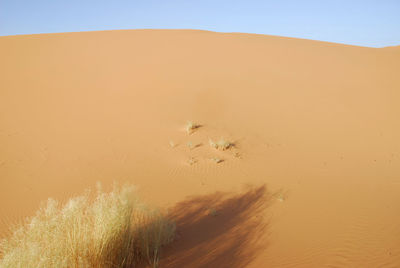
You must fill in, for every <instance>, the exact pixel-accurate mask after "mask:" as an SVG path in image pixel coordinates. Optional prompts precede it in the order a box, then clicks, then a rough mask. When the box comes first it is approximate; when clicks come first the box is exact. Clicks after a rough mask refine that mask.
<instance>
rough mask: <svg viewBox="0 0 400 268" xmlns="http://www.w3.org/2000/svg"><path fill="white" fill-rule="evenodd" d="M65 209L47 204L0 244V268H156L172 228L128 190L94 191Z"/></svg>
mask: <svg viewBox="0 0 400 268" xmlns="http://www.w3.org/2000/svg"><path fill="white" fill-rule="evenodd" d="M89 196H90V194H89V192H87V193H86V194H85V195H83V196H79V197H75V198H72V199H70V200H69V201H68V202H67V203H66V204H65V205H64V206H60V205H59V204H58V202H57V201H55V200H53V199H49V200H48V202H47V205H46V206H43V207H42V208H40V209H39V210H38V211H37V213H36V215H35V216H34V217H32V218H31V219H30V220H29V221H28V222H27V224H26V225H24V226H21V227H19V228H18V229H16V231H14V233H13V235H12V236H11V237H10V238H9V239H6V240H3V241H2V242H1V243H0V267H1V268H6V267H7V268H8V267H10V268H11V267H13V268H14V267H21V268H23V267H28V268H29V267H46V268H47V267H68V268H69V267H76V268H77V267H99V268H100V267H110V268H111V267H134V266H136V265H137V264H138V263H139V262H143V261H147V262H148V263H149V264H150V265H152V266H153V267H156V266H157V265H158V259H159V253H160V248H161V247H162V246H163V245H165V244H167V243H169V242H171V241H172V239H173V235H174V231H175V226H174V224H173V223H172V222H170V221H169V220H167V218H166V217H165V216H164V215H163V214H162V213H161V212H159V211H158V210H154V209H150V208H147V207H146V206H144V205H143V204H142V203H140V202H139V200H138V199H137V198H136V197H135V195H134V191H133V188H132V187H128V186H126V187H121V188H120V187H117V186H115V187H114V189H113V191H112V192H110V193H103V192H102V191H101V189H100V188H99V190H98V192H97V197H96V198H95V200H94V201H92V202H91V201H90V198H89Z"/></svg>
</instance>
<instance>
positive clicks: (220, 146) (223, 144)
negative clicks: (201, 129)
mask: <svg viewBox="0 0 400 268" xmlns="http://www.w3.org/2000/svg"><path fill="white" fill-rule="evenodd" d="M209 143H210V146H211V147H213V148H215V149H217V150H222V151H225V150H227V149H229V148H231V147H233V146H234V144H233V143H232V142H229V141H227V140H225V139H223V138H221V139H219V140H218V141H216V142H215V141H213V140H211V139H210V140H209Z"/></svg>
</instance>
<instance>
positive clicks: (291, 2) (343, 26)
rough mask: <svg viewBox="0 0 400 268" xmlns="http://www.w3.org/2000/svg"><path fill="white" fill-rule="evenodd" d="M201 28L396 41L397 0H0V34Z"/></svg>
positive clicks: (363, 42) (374, 43) (399, 37)
mask: <svg viewBox="0 0 400 268" xmlns="http://www.w3.org/2000/svg"><path fill="white" fill-rule="evenodd" d="M144 28H157V29H171V28H172V29H203V30H211V31H218V32H246V33H260V34H270V35H280V36H289V37H299V38H307V39H314V40H323V41H330V42H336V43H345V44H353V45H360V46H370V47H382V46H390V45H400V0H336V1H335V0H319V1H317V0H315V1H311V0H308V1H306V0H304V1H302V0H274V1H272V0H265V1H261V0H241V1H237V0H196V1H194V0H193V1H192V0H142V1H136V0H130V1H122V0H0V35H3V36H4V35H16V34H34V33H55V32H77V31H97V30H115V29H144Z"/></svg>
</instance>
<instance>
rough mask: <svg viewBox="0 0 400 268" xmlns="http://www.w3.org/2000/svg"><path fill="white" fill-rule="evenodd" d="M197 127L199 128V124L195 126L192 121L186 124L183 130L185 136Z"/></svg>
mask: <svg viewBox="0 0 400 268" xmlns="http://www.w3.org/2000/svg"><path fill="white" fill-rule="evenodd" d="M199 127H200V125H199V124H196V123H194V122H192V121H188V122H187V124H186V127H185V130H186V133H187V134H192V133H193V132H194V131H195V130H196V129H197V128H199Z"/></svg>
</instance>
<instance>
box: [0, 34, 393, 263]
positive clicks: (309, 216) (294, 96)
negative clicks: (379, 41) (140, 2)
mask: <svg viewBox="0 0 400 268" xmlns="http://www.w3.org/2000/svg"><path fill="white" fill-rule="evenodd" d="M0 59H1V62H0V217H1V218H0V219H1V222H0V230H1V234H2V236H5V235H7V232H6V226H7V225H8V224H10V223H12V222H15V221H18V220H20V219H21V217H25V216H29V215H32V214H33V213H34V211H35V210H36V209H37V207H38V206H39V204H40V202H41V201H43V200H46V199H47V198H48V197H50V196H51V197H55V198H58V199H64V200H65V199H66V198H68V197H69V196H71V195H72V194H79V193H82V192H83V190H84V189H85V188H88V187H93V186H94V185H95V182H96V181H100V182H102V183H103V184H104V185H106V186H107V185H108V186H109V185H111V184H112V182H113V181H118V182H130V183H133V184H135V185H137V186H138V187H139V189H140V193H141V195H142V196H143V197H144V198H145V199H147V201H148V202H151V203H153V204H155V205H158V206H161V207H164V208H168V209H169V211H170V213H171V215H172V217H174V219H175V220H176V221H177V228H178V229H177V230H178V236H177V240H176V241H175V242H174V243H173V244H172V245H171V246H170V247H168V248H166V249H165V250H164V254H163V258H162V261H161V267H230V268H232V267H400V213H399V212H400V120H399V116H400V75H399V70H400V49H399V48H382V49H376V48H364V47H354V46H346V45H339V44H331V43H325V42H317V41H310V40H300V39H291V38H283V37H274V36H264V35H252V34H237V33H214V32H206V31H191V30H132V31H106V32H85V33H65V34H44V35H29V36H8V37H0ZM187 120H193V121H194V122H196V123H198V124H200V125H201V127H199V128H197V129H195V130H194V131H193V133H191V134H187V133H186V132H185V130H184V127H185V124H186V121H187ZM221 137H223V138H225V139H226V140H227V141H231V142H233V143H234V144H235V146H234V147H232V148H229V149H228V150H225V151H218V150H216V149H214V148H212V147H211V146H210V145H209V139H212V140H214V141H217V140H218V139H219V138H221ZM218 159H220V160H223V161H222V162H220V163H217V162H218V161H217V160H218ZM108 186H107V187H108Z"/></svg>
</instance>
